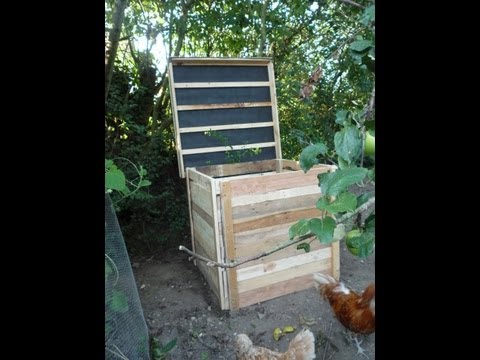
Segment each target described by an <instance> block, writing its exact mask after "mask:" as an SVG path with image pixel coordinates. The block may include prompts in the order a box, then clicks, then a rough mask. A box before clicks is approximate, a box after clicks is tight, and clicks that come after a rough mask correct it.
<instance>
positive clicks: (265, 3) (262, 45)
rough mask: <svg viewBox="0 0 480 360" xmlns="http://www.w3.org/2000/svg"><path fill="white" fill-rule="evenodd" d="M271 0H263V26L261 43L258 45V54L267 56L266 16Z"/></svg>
mask: <svg viewBox="0 0 480 360" xmlns="http://www.w3.org/2000/svg"><path fill="white" fill-rule="evenodd" d="M269 2H270V1H269V0H263V5H262V14H261V22H262V23H261V28H260V43H259V45H258V52H257V54H258V56H260V57H261V56H265V42H266V39H267V24H266V17H267V8H268V6H269V4H268V3H269Z"/></svg>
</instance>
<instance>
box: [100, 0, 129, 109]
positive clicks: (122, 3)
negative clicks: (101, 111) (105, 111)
mask: <svg viewBox="0 0 480 360" xmlns="http://www.w3.org/2000/svg"><path fill="white" fill-rule="evenodd" d="M127 5H128V0H116V2H115V11H114V13H113V27H112V30H110V34H109V36H108V41H109V43H110V48H109V49H108V51H107V53H106V54H105V57H106V59H105V101H107V96H108V91H109V90H110V83H111V82H112V74H113V64H114V62H115V57H116V55H117V49H118V43H119V42H120V32H121V30H122V24H123V19H124V17H125V9H126V8H127Z"/></svg>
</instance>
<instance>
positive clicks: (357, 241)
mask: <svg viewBox="0 0 480 360" xmlns="http://www.w3.org/2000/svg"><path fill="white" fill-rule="evenodd" d="M345 243H346V245H347V249H348V251H350V252H351V253H352V254H353V255H355V256H358V257H360V258H365V257H367V256H369V255H370V254H372V252H373V249H374V247H375V233H374V232H373V231H366V232H362V233H361V234H360V235H359V236H354V237H351V238H347V239H346V241H345Z"/></svg>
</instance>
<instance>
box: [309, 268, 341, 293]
mask: <svg viewBox="0 0 480 360" xmlns="http://www.w3.org/2000/svg"><path fill="white" fill-rule="evenodd" d="M313 280H314V281H315V287H316V288H317V289H318V288H320V287H321V286H322V285H326V284H336V283H337V280H335V279H334V278H333V277H332V276H330V275H327V274H322V273H319V272H316V273H313Z"/></svg>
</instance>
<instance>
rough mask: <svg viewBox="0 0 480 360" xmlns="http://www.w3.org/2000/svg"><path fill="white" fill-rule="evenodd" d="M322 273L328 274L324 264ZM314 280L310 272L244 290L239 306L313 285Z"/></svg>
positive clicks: (240, 296)
mask: <svg viewBox="0 0 480 360" xmlns="http://www.w3.org/2000/svg"><path fill="white" fill-rule="evenodd" d="M322 272H323V273H326V274H330V272H329V269H328V268H327V267H325V266H324V269H323V271H322ZM313 285H314V282H313V278H312V275H311V274H308V275H303V276H299V277H296V278H294V279H292V280H285V281H279V282H277V283H275V284H271V285H268V286H265V287H263V288H262V289H254V290H250V291H245V292H243V293H241V294H240V295H239V307H241V308H243V307H246V306H249V305H253V304H257V303H259V302H262V301H265V299H273V298H276V297H279V296H282V295H285V294H291V293H295V292H297V291H301V290H305V289H308V288H310V287H313Z"/></svg>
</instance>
